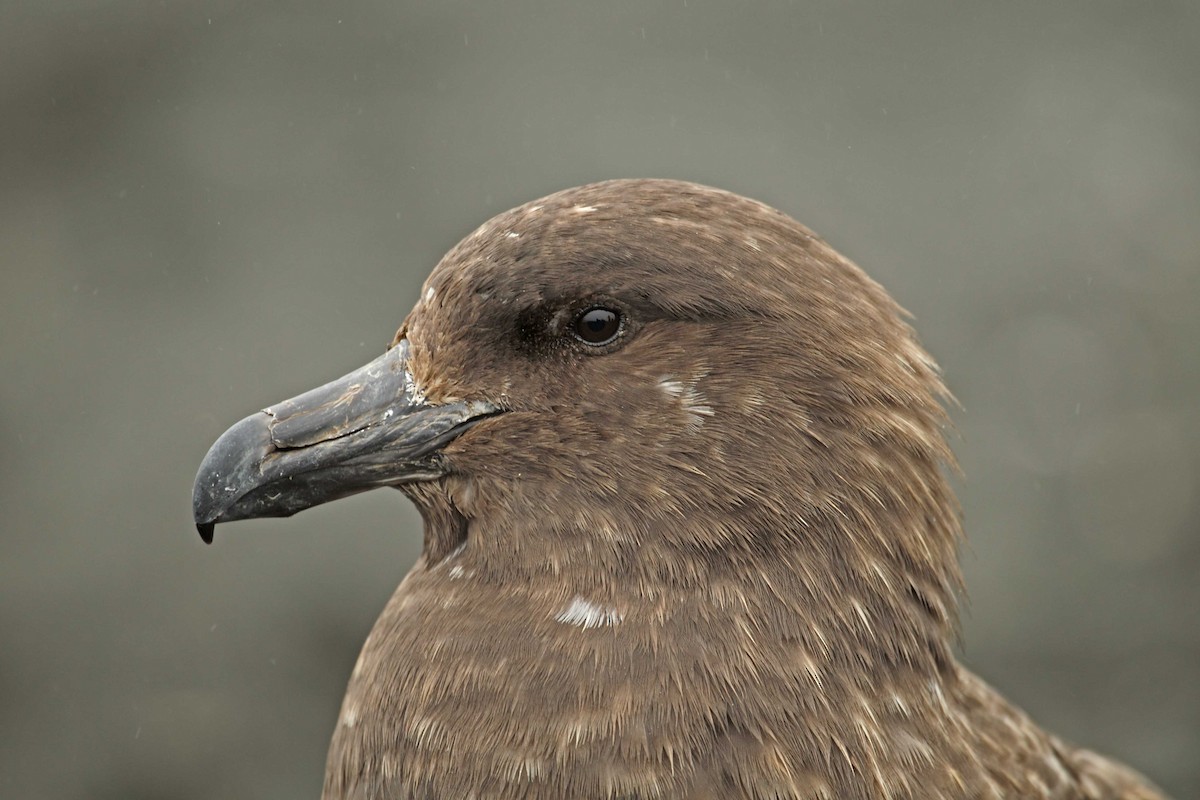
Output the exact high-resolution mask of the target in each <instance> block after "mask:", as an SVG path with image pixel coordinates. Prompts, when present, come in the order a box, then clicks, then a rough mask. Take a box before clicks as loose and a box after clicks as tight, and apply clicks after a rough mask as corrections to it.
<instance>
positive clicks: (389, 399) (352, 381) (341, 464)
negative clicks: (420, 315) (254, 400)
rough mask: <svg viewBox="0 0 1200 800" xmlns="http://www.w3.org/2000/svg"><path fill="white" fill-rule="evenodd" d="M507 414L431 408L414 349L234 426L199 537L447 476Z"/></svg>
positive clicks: (204, 477)
mask: <svg viewBox="0 0 1200 800" xmlns="http://www.w3.org/2000/svg"><path fill="white" fill-rule="evenodd" d="M499 413H501V409H500V408H499V407H497V406H495V405H492V404H491V403H487V402H483V401H472V402H456V403H446V404H444V405H430V404H428V403H426V402H425V398H424V397H423V396H422V394H421V391H420V389H419V387H417V385H416V383H415V382H414V380H413V376H412V373H411V372H409V370H408V342H407V341H406V340H401V342H400V343H399V344H398V345H396V346H395V347H393V348H392V349H390V350H388V351H387V352H386V353H384V354H383V355H382V356H380V357H379V358H377V359H375V360H374V361H372V362H370V363H369V364H367V365H365V366H363V367H360V368H359V369H357V370H355V371H354V372H351V373H350V374H349V375H346V376H344V377H342V378H338V379H337V380H335V381H331V382H330V383H327V384H325V385H324V386H321V387H318V388H316V389H313V390H311V391H308V392H305V393H304V394H302V395H300V396H299V397H294V398H292V399H291V400H285V401H284V402H282V403H278V404H276V405H273V406H271V407H270V408H268V409H265V410H264V411H260V412H258V413H257V414H252V415H250V416H248V417H246V418H245V419H244V420H242V421H241V422H239V423H237V424H236V425H234V426H233V427H232V428H230V429H229V430H227V431H225V433H223V434H221V436H220V438H219V439H217V441H216V442H215V443H214V444H213V446H212V447H211V448H210V449H209V451H208V455H206V456H205V457H204V461H203V462H201V464H200V471H199V472H198V473H197V474H196V485H195V487H194V488H193V489H192V511H193V514H194V516H195V520H196V529H197V530H198V531H200V538H202V539H203V540H204V541H205V542H206V543H210V544H211V543H212V539H213V531H214V529H215V528H216V524H217V523H218V522H232V521H234V520H239V519H253V518H256V517H290V516H291V515H292V514H295V513H296V512H297V511H303V510H304V509H306V508H311V507H312V506H316V505H320V504H321V503H328V502H329V501H330V500H337V499H338V498H340V497H346V496H348V495H352V494H357V493H358V492H365V491H367V490H368V489H374V488H376V487H377V486H394V485H397V484H402V483H411V482H414V481H424V480H433V479H436V478H439V477H441V476H442V475H444V474H446V469H445V465H444V463H443V460H442V458H441V457H440V455H439V453H438V451H439V450H440V449H441V448H442V447H444V446H445V445H446V444H447V443H448V442H450V441H451V440H453V439H454V438H455V437H457V436H459V435H460V434H461V433H463V432H464V431H466V430H467V429H469V428H471V427H472V426H473V425H475V423H477V422H479V421H481V420H483V419H486V418H488V417H491V416H495V415H496V414H499Z"/></svg>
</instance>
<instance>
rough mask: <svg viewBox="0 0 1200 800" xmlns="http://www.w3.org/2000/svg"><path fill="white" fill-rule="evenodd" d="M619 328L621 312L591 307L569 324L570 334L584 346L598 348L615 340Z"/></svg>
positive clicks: (618, 333)
mask: <svg viewBox="0 0 1200 800" xmlns="http://www.w3.org/2000/svg"><path fill="white" fill-rule="evenodd" d="M621 327H622V318H621V312H619V311H615V310H613V309H611V308H605V307H604V306H592V307H591V308H588V309H585V310H584V311H582V312H580V314H579V315H578V316H576V317H575V321H574V322H572V323H571V333H573V334H574V335H575V338H576V339H578V340H579V341H581V342H583V343H584V344H589V345H592V346H593V347H600V346H602V345H606V344H609V343H611V342H612V341H613V340H614V339H616V338H617V336H619V335H620V333H621Z"/></svg>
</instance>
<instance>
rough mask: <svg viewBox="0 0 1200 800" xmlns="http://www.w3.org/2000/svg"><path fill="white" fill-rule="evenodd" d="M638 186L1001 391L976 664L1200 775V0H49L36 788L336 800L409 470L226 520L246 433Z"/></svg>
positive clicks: (25, 471) (26, 452)
mask: <svg viewBox="0 0 1200 800" xmlns="http://www.w3.org/2000/svg"><path fill="white" fill-rule="evenodd" d="M618 176H662V177H677V178H687V179H691V180H697V181H701V182H705V183H710V184H714V185H717V186H721V187H724V188H728V189H732V190H735V191H738V192H741V193H744V194H748V195H751V196H753V197H756V198H759V199H761V200H764V201H766V202H769V203H771V204H773V205H776V206H777V207H779V208H781V209H783V210H785V211H787V212H789V213H790V214H792V215H793V216H795V217H797V218H798V219H800V220H802V221H803V222H805V223H806V224H808V225H809V226H811V227H813V228H815V229H816V230H817V231H819V232H820V233H821V234H822V235H824V236H825V237H826V238H827V239H829V240H830V241H831V242H832V243H833V244H834V245H835V246H836V247H838V248H839V249H840V250H841V251H842V252H844V253H845V254H847V255H848V256H849V257H851V258H852V259H854V260H855V261H857V262H858V263H859V264H861V265H862V266H863V267H864V268H865V269H867V271H868V272H870V273H871V274H872V275H874V276H875V277H876V278H877V279H879V280H880V281H881V282H883V283H884V284H885V285H886V286H888V287H889V288H890V289H891V290H892V292H893V293H894V294H895V295H896V297H897V298H898V299H899V300H900V302H901V303H902V304H903V305H905V306H906V307H907V308H909V309H910V310H911V311H912V312H913V313H914V314H915V315H916V319H917V327H918V329H919V331H920V332H921V334H922V337H923V339H924V341H925V343H926V344H927V346H928V347H929V349H930V350H931V351H932V352H933V354H934V355H935V356H936V357H937V358H938V359H939V360H940V362H941V364H942V365H943V367H944V368H945V371H946V374H947V379H948V382H949V384H950V386H951V388H952V389H953V391H954V392H955V393H956V394H957V396H958V398H959V399H960V401H961V402H962V404H963V407H964V410H963V411H960V412H956V413H955V420H956V423H957V427H958V437H959V441H958V442H957V450H958V452H959V454H960V456H961V460H962V465H963V467H964V470H965V473H966V478H965V479H964V480H963V481H961V482H960V484H961V494H962V499H963V503H964V507H965V514H966V524H967V530H968V532H969V535H970V544H969V546H968V547H967V549H966V550H965V551H964V553H963V559H964V562H965V564H966V568H967V573H968V583H969V588H970V604H969V606H968V608H967V609H966V611H965V614H964V616H965V642H966V643H965V657H966V659H967V661H968V662H969V663H970V664H971V665H973V667H975V668H976V669H977V670H978V671H979V672H980V673H982V675H983V676H984V677H986V678H987V679H988V680H989V681H991V682H993V683H994V684H996V685H997V686H998V687H999V688H1000V689H1001V690H1002V691H1004V692H1005V693H1006V694H1007V695H1008V696H1010V697H1011V698H1013V699H1014V700H1016V701H1017V702H1019V703H1020V704H1021V705H1023V706H1024V707H1026V708H1027V709H1028V710H1029V711H1030V713H1031V714H1032V715H1033V716H1034V717H1035V718H1036V719H1038V720H1040V721H1041V722H1043V723H1044V724H1046V725H1047V726H1049V727H1050V728H1051V729H1053V730H1055V731H1057V732H1059V733H1060V734H1062V735H1064V736H1066V737H1068V738H1070V739H1073V740H1076V741H1078V742H1081V743H1084V744H1087V745H1089V746H1092V747H1094V748H1097V749H1099V750H1102V751H1105V752H1108V753H1112V754H1115V755H1117V756H1120V757H1121V758H1124V759H1127V760H1129V761H1130V762H1132V763H1133V764H1135V765H1136V766H1137V767H1139V768H1140V769H1142V770H1144V771H1145V772H1147V773H1148V774H1150V775H1151V776H1153V777H1154V778H1155V779H1156V780H1158V781H1159V782H1161V783H1162V784H1163V785H1164V786H1165V787H1166V788H1168V789H1170V790H1171V791H1172V792H1173V793H1174V794H1175V795H1176V796H1177V797H1179V798H1189V797H1200V622H1198V620H1200V569H1198V567H1200V536H1198V535H1197V534H1198V528H1200V496H1198V495H1200V448H1198V445H1200V401H1198V399H1197V398H1198V390H1200V369H1198V367H1200V345H1198V342H1200V313H1197V302H1198V301H1200V3H1195V2H1190V0H1179V1H1178V2H1159V3H1132V2H1128V3H1123V2H1097V1H1096V0H1077V2H1060V3H1053V4H1047V3H1043V2H1008V3H993V4H989V5H988V6H987V7H984V6H983V4H971V5H970V6H969V7H968V5H967V4H958V3H951V2H944V3H933V2H926V3H877V4H866V3H864V4H850V3H841V2H809V3H793V4H783V3H754V4H752V3H741V2H738V3H734V2H705V1H704V0H675V1H674V2H667V3H654V4H649V3H645V2H641V0H626V2H590V3H564V2H546V3H534V2H523V3H506V4H498V3H483V2H479V3H464V2H439V3H408V2H397V1H396V0H347V1H346V2H337V3H329V2H320V1H319V0H303V2H258V3H246V2H240V1H239V2H235V1H234V0H207V1H206V0H172V2H166V3H158V2H142V1H139V0H110V1H109V2H100V0H40V1H39V2H27V3H22V2H17V3H15V4H14V3H13V2H11V0H10V2H6V3H4V5H3V10H2V11H0V263H2V270H0V375H2V376H3V377H2V379H0V442H2V443H3V444H2V446H0V503H2V504H3V527H2V529H0V796H4V797H12V798H17V797H37V798H275V797H313V798H315V797H317V796H318V794H319V791H320V782H321V776H322V773H323V765H324V757H325V748H326V744H327V741H328V737H329V734H330V732H331V731H332V729H333V724H334V719H335V714H336V711H337V707H338V703H339V700H340V698H341V695H342V691H343V688H344V686H345V682H346V680H347V678H348V675H349V672H350V669H351V666H352V664H353V662H354V659H355V657H356V655H357V651H358V647H359V645H360V644H361V642H362V640H363V638H364V637H365V635H366V632H367V630H368V629H369V627H370V625H371V623H372V622H373V621H374V619H375V616H376V614H377V613H378V612H379V610H380V609H381V607H382V606H383V604H384V602H385V600H386V599H387V597H388V596H389V594H390V593H391V591H392V590H393V588H394V587H395V585H396V583H397V582H398V581H399V579H400V577H401V576H402V575H403V574H404V572H405V571H406V569H407V568H408V565H409V564H410V563H411V562H412V560H413V559H414V557H415V555H416V553H417V548H418V546H419V529H418V520H417V518H416V516H415V514H414V513H413V511H412V510H411V509H410V508H409V507H408V505H407V503H406V502H405V501H404V499H403V498H402V496H401V495H400V494H399V493H397V492H390V491H378V492H374V493H370V494H367V495H363V496H360V497H357V498H353V499H350V500H345V501H342V502H338V503H335V504H332V505H330V506H326V507H322V508H318V509H315V510H312V511H309V512H306V513H304V514H302V515H300V516H299V517H297V518H295V519H292V520H288V521H278V520H276V521H261V522H250V523H239V524H237V525H235V526H230V527H226V528H223V529H222V530H221V531H220V535H219V537H218V541H217V544H216V545H215V546H213V547H209V548H206V547H204V546H203V545H202V544H201V542H200V539H199V538H198V537H197V536H196V533H195V530H194V529H193V527H192V525H191V520H190V492H191V483H192V478H193V475H194V473H195V469H196V467H197V465H198V464H199V462H200V459H201V457H202V456H203V455H204V453H205V451H206V449H207V448H208V446H209V444H210V443H211V442H212V440H213V439H214V438H215V437H216V436H217V435H218V434H219V433H220V432H221V431H223V430H224V429H225V427H226V426H227V425H228V424H230V423H232V422H234V421H236V420H237V419H239V418H240V417H242V416H243V415H245V414H247V413H250V412H252V411H254V410H257V409H259V408H261V407H263V406H265V405H268V404H270V403H272V402H274V401H276V400H280V399H282V398H285V397H289V396H291V395H293V394H295V393H296V392H298V391H300V390H303V389H306V388H309V387H310V386H313V385H315V384H317V383H318V382H321V381H324V380H326V379H329V378H333V377H336V376H338V375H341V374H342V373H344V372H346V371H348V370H349V369H351V368H353V367H356V366H358V365H359V364H361V363H362V362H364V361H366V360H367V359H368V358H370V357H373V356H375V355H376V354H378V353H380V352H381V351H382V350H383V348H384V347H385V345H386V344H387V342H388V341H389V339H390V337H391V336H392V334H393V332H394V331H395V329H396V328H397V326H398V325H399V323H400V320H401V319H402V317H403V316H404V315H405V313H406V312H407V310H408V308H409V307H410V305H411V304H412V302H413V301H414V300H415V298H416V293H417V289H418V286H419V284H420V281H421V280H422V278H423V277H424V275H425V274H426V273H427V272H428V271H429V269H430V268H431V267H432V266H433V265H434V264H435V263H436V261H437V259H438V258H439V256H440V255H441V254H442V253H443V252H444V251H445V250H446V249H447V248H449V247H450V246H451V245H452V244H454V242H455V241H457V240H458V239H459V238H460V237H461V236H463V235H465V234H466V233H468V232H469V231H470V230H471V229H473V228H474V227H475V226H476V225H477V224H479V223H481V222H482V221H484V220H485V219H486V218H488V217H490V216H491V215H492V214H494V213H496V212H499V211H502V210H504V209H506V208H508V207H510V206H512V205H514V204H517V203H519V202H522V201H525V200H529V199H532V198H534V197H537V196H540V195H542V194H545V193H548V192H551V191H554V190H557V189H560V188H564V187H567V186H570V185H574V184H578V183H582V182H585V181H591V180H596V179H602V178H610V177H618Z"/></svg>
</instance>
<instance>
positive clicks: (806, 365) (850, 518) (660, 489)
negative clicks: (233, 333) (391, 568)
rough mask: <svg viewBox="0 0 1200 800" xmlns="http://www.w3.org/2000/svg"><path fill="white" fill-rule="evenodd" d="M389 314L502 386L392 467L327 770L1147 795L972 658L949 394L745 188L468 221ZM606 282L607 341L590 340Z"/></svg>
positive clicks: (378, 789)
mask: <svg viewBox="0 0 1200 800" xmlns="http://www.w3.org/2000/svg"><path fill="white" fill-rule="evenodd" d="M423 297H424V299H423V300H422V301H421V302H420V303H419V304H418V305H417V306H416V308H415V309H414V310H413V312H412V313H411V314H410V315H409V317H408V319H407V320H406V321H405V323H404V327H403V328H402V329H401V333H400V334H399V335H398V339H399V338H401V337H403V338H407V339H408V341H409V343H410V346H411V348H412V372H413V374H414V376H415V378H416V380H417V382H418V383H419V384H420V386H421V387H422V389H423V391H424V392H425V396H426V397H427V398H428V399H429V400H430V401H431V402H434V403H439V402H450V401H455V400H461V399H481V400H488V401H491V402H494V403H498V404H500V405H502V406H503V407H504V408H505V409H506V410H507V411H508V413H506V414H503V415H501V416H498V417H496V418H494V419H490V420H487V421H485V422H482V423H480V424H478V425H476V426H475V427H474V428H473V429H472V430H470V431H469V432H468V433H466V434H464V435H462V436H461V437H460V438H458V439H456V440H455V441H453V442H452V443H450V444H449V445H448V446H447V447H446V448H445V450H444V453H443V455H444V458H445V460H446V463H447V464H448V465H450V468H451V470H452V474H451V475H450V476H449V477H447V478H445V479H443V480H440V481H437V482H427V483H415V484H410V485H407V486H405V487H403V488H404V490H405V491H406V493H407V494H408V495H409V496H410V497H411V498H412V500H413V502H415V503H416V505H417V507H418V508H419V509H420V510H421V513H422V514H423V516H424V520H425V551H424V555H423V557H422V558H421V560H420V561H419V562H418V563H417V565H416V566H415V567H414V568H413V570H412V571H411V572H410V573H409V575H408V576H407V577H406V578H405V579H404V581H403V583H401V585H400V587H399V589H397V591H396V594H395V595H394V596H393V598H392V599H391V601H390V602H389V604H388V605H387V608H386V609H385V610H384V612H383V615H382V616H381V618H380V619H379V622H378V623H377V624H376V626H375V628H374V630H373V631H372V633H371V635H370V638H369V639H368V641H367V643H366V645H365V647H364V649H363V652H362V655H361V657H360V658H359V661H358V664H357V665H356V667H355V669H354V673H353V676H352V678H351V680H350V685H349V689H348V691H347V694H346V699H345V702H344V706H343V709H342V713H341V717H340V720H339V722H338V725H337V729H336V732H335V734H334V737H333V743H332V746H331V749H330V754H329V762H328V772H327V776H326V783H325V792H324V797H325V798H327V799H328V800H334V799H335V798H438V799H439V800H441V799H444V798H456V799H457V798H468V797H472V798H628V799H629V800H633V799H634V798H637V799H638V800H650V799H651V798H895V799H896V800H900V799H901V798H1002V797H1005V798H1014V797H1023V798H1092V799H1094V800H1099V798H1154V797H1161V795H1160V794H1159V793H1158V792H1157V791H1156V790H1154V789H1153V788H1151V786H1150V784H1149V783H1147V782H1146V781H1145V780H1144V779H1142V778H1141V777H1139V776H1137V775H1136V774H1135V773H1133V772H1131V771H1129V770H1127V769H1126V768H1124V767H1121V766H1119V765H1116V764H1114V763H1112V762H1109V761H1106V760H1104V759H1103V758H1101V757H1099V756H1096V755H1094V754H1092V753H1089V752H1087V751H1082V750H1076V749H1074V748H1072V747H1070V746H1068V745H1065V744H1063V743H1062V742H1060V741H1059V740H1057V739H1055V738H1053V737H1052V736H1050V735H1049V734H1047V733H1045V732H1043V731H1042V730H1041V729H1040V728H1038V727H1037V726H1036V725H1035V724H1034V723H1033V722H1032V721H1031V720H1030V719H1029V718H1028V717H1026V716H1025V715H1024V714H1022V713H1021V712H1020V711H1018V710H1017V709H1015V708H1013V707H1012V706H1010V705H1009V704H1008V703H1006V702H1005V701H1004V700H1003V699H1002V698H1001V697H999V696H998V695H997V694H996V693H995V692H994V691H993V690H992V689H990V688H989V687H988V686H986V685H985V684H984V683H982V682H981V681H980V680H979V679H978V678H976V677H974V676H973V675H971V674H970V673H968V672H967V671H966V670H965V669H964V668H963V667H961V666H960V665H959V664H958V663H957V662H956V660H955V658H954V654H953V651H952V645H953V641H954V638H955V636H956V626H957V596H958V595H959V593H960V590H961V588H962V578H961V574H960V571H959V567H958V563H957V548H958V544H959V541H960V538H961V536H960V527H959V512H958V507H957V505H956V501H955V498H954V495H953V493H952V490H951V488H950V486H949V484H948V482H947V478H946V475H945V469H946V468H947V466H948V465H951V464H952V456H951V454H950V451H949V449H948V447H947V444H946V441H945V438H944V436H943V429H944V427H945V426H946V424H947V419H946V414H945V411H944V409H943V405H942V403H943V401H945V400H946V399H947V398H948V395H947V392H946V389H945V387H944V386H943V384H942V381H941V378H940V377H939V374H938V370H937V367H936V365H935V364H934V362H933V360H932V359H931V358H930V357H929V356H928V355H927V354H926V353H925V351H924V350H923V349H922V348H921V346H920V345H919V343H918V342H917V340H916V337H915V335H914V333H913V331H912V329H911V328H910V327H909V325H908V324H907V323H906V322H905V314H904V312H903V311H902V309H900V308H899V307H898V306H897V305H896V303H895V302H894V301H893V300H892V299H891V298H890V297H889V296H888V295H887V293H886V292H885V291H884V290H883V289H882V288H881V287H880V286H879V285H878V284H876V283H875V282H873V281H872V280H871V279H870V278H868V277H867V276H866V275H865V274H864V273H863V272H862V271H861V270H859V269H858V268H857V267H856V266H854V265H853V264H851V263H850V262H849V261H847V260H846V259H844V258H842V257H841V256H840V255H838V254H837V253H836V252H835V251H834V250H833V249H831V248H830V247H829V246H828V245H827V244H826V243H825V242H823V241H822V240H821V239H819V238H818V237H817V236H815V235H814V234H813V233H812V232H810V231H809V230H807V229H806V228H804V227H803V226H802V225H800V224H798V223H797V222H795V221H794V220H792V219H790V218H789V217H787V216H785V215H783V214H781V213H779V212H778V211H775V210H773V209H770V208H768V207H766V206H764V205H762V204H760V203H757V202H754V201H752V200H748V199H745V198H742V197H738V196H736V195H732V194H729V193H725V192H721V191H716V190H713V189H709V188H706V187H701V186H696V185H692V184H685V183H678V182H670V181H656V180H643V181H612V182H607V183H601V184H595V185H591V186H584V187H580V188H577V189H571V190H568V191H565V192H560V193H558V194H555V195H552V196H550V197H547V198H544V199H542V200H538V201H536V202H533V203H530V204H527V205H525V206H522V207H520V208H517V209H514V210H512V211H509V212H507V213H505V214H501V215H500V216H498V217H496V218H495V219H493V220H491V221H490V222H488V223H486V224H485V225H483V226H482V227H481V228H479V229H478V230H477V231H475V232H474V233H473V234H471V235H470V236H468V237H467V238H466V239H465V240H463V242H461V243H460V244H459V245H458V246H456V247H455V248H454V249H453V250H452V251H451V252H450V253H449V254H447V256H446V257H445V258H444V259H443V261H442V262H441V263H440V264H439V265H438V267H437V268H436V269H435V270H434V271H433V274H432V275H431V276H430V277H429V279H428V281H427V282H426V284H425V289H424V292H423ZM591 301H598V302H603V303H612V304H615V305H617V306H619V307H621V308H622V309H625V310H626V312H627V317H628V326H629V327H628V328H627V330H626V331H625V334H624V335H623V337H622V339H621V344H620V346H619V347H617V348H615V349H613V350H612V352H606V353H603V354H595V353H590V352H588V351H586V349H583V348H581V347H580V346H576V345H572V344H571V343H569V342H567V341H566V340H565V339H564V338H563V337H562V336H561V335H559V334H560V333H561V330H562V326H563V324H564V320H566V319H567V318H569V315H570V314H572V313H574V312H575V311H576V310H578V309H579V307H580V304H581V303H582V304H586V303H588V302H591Z"/></svg>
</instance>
